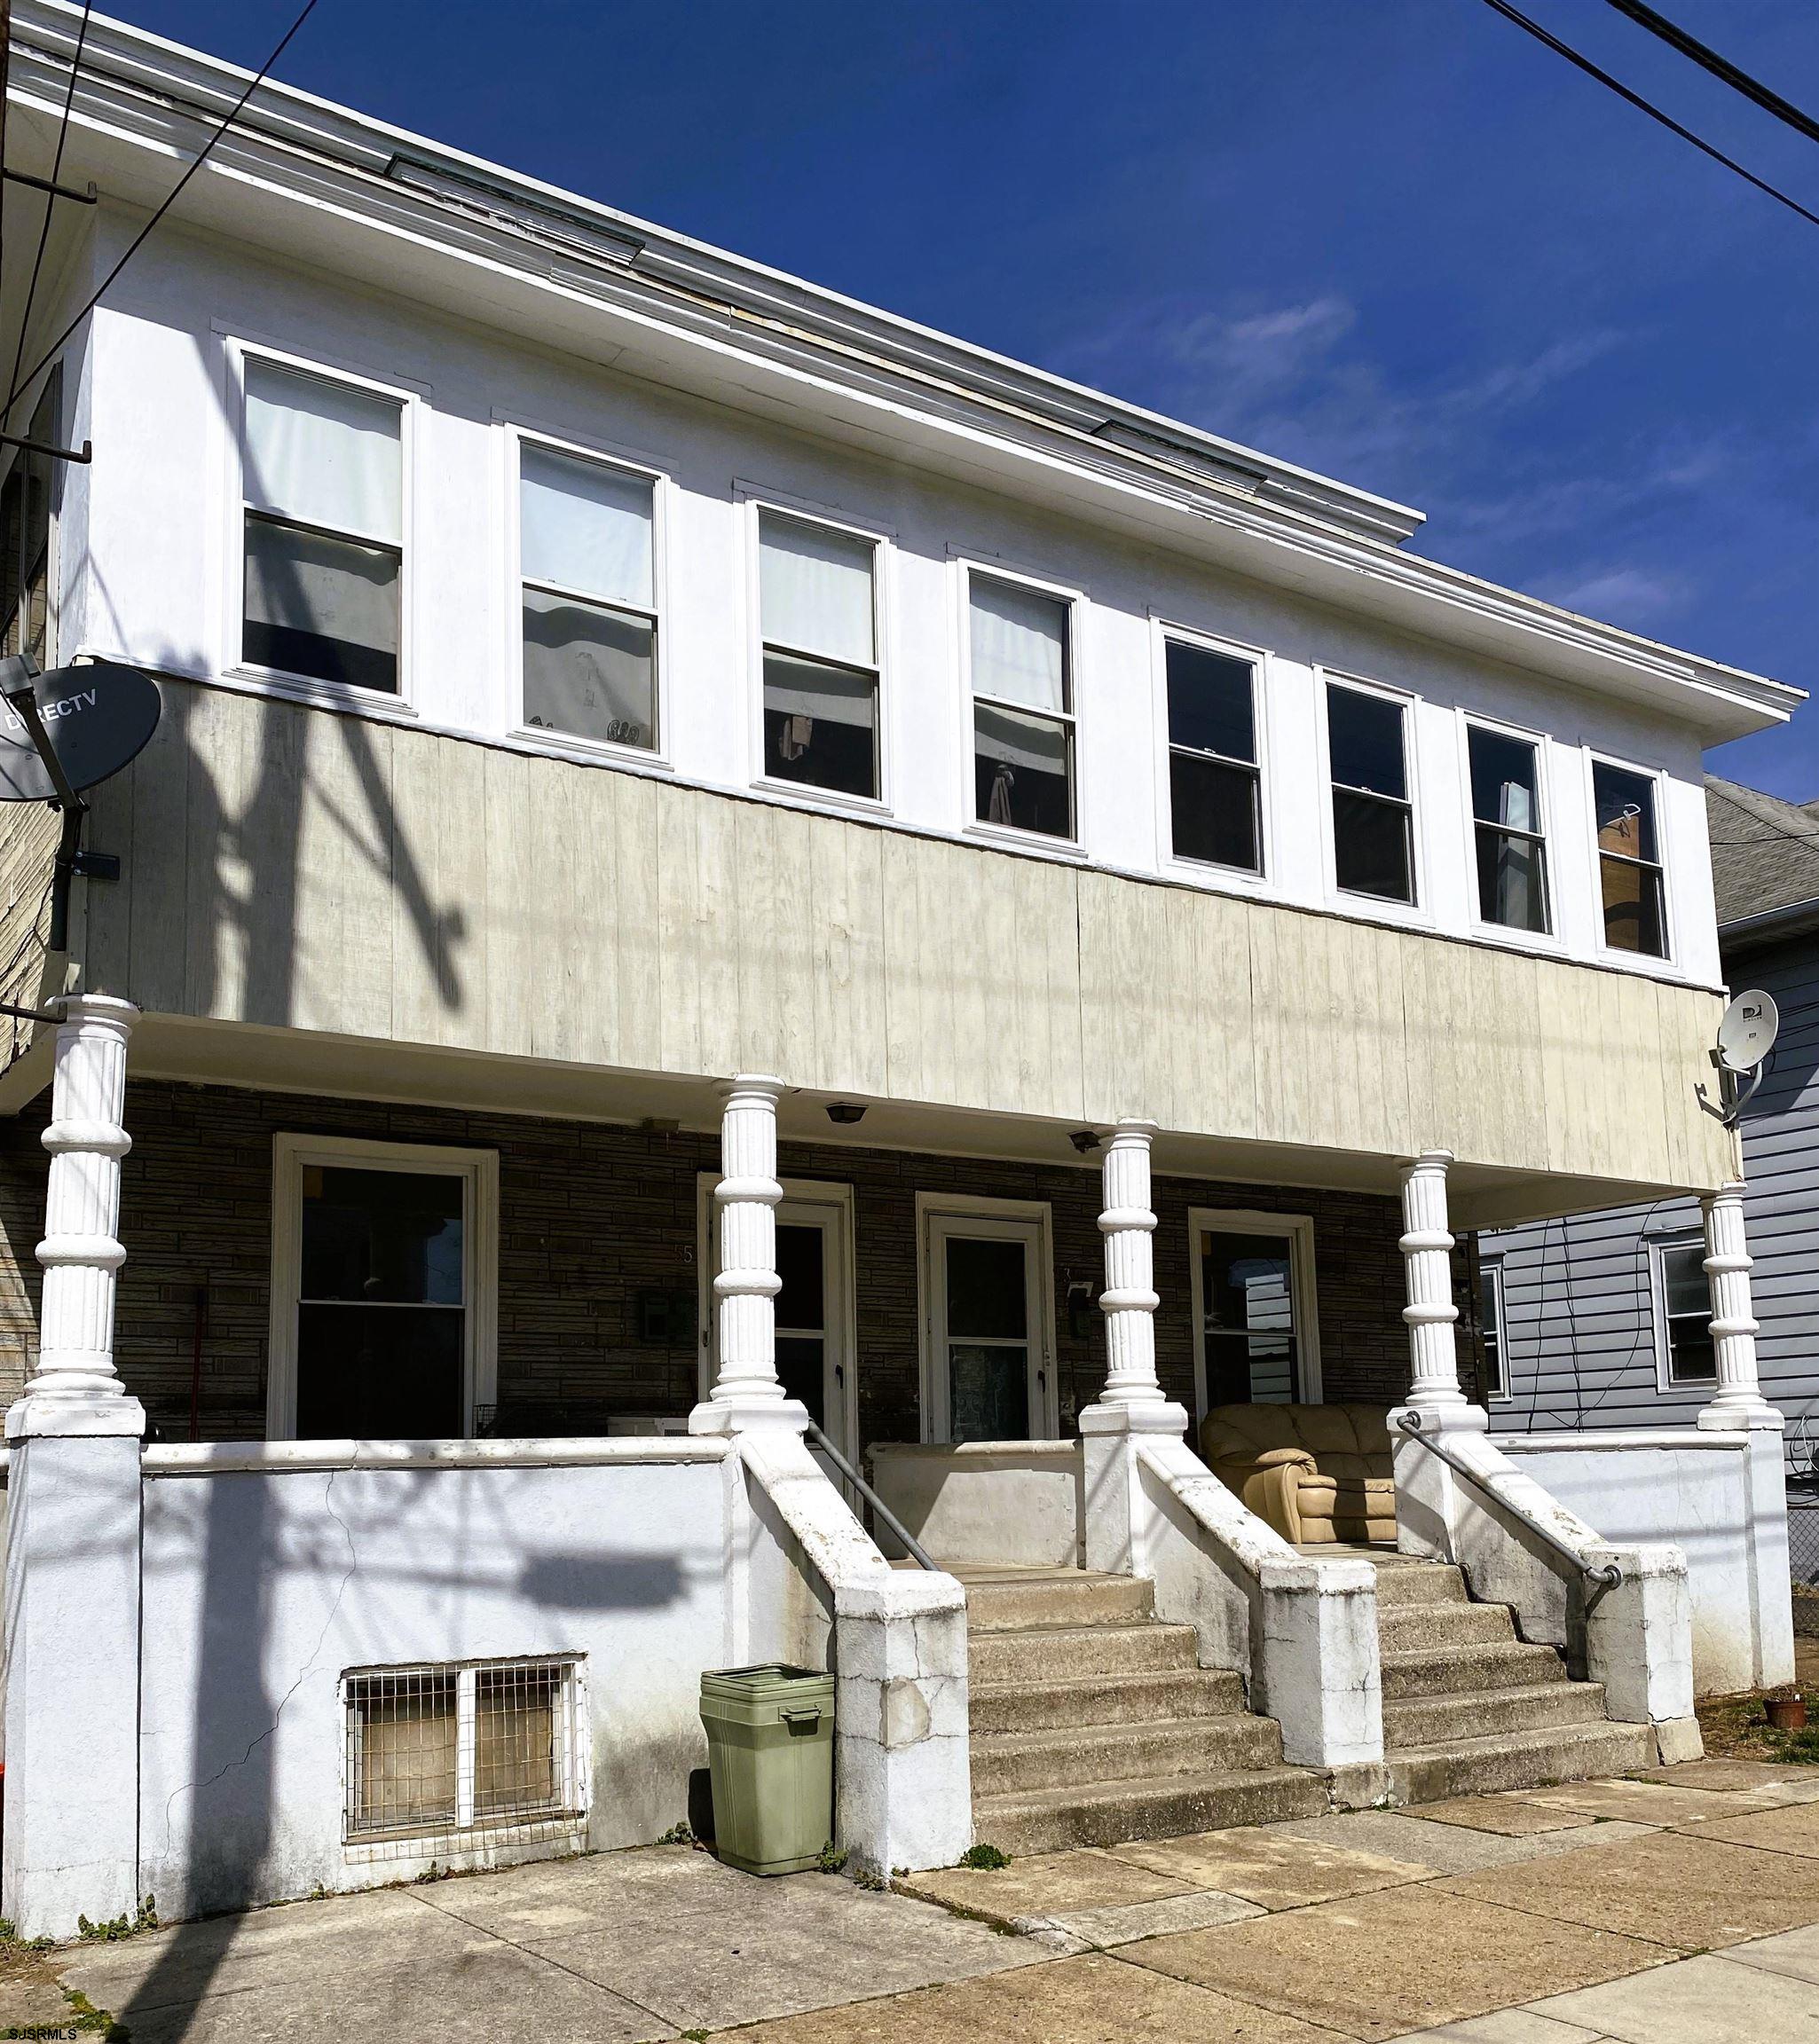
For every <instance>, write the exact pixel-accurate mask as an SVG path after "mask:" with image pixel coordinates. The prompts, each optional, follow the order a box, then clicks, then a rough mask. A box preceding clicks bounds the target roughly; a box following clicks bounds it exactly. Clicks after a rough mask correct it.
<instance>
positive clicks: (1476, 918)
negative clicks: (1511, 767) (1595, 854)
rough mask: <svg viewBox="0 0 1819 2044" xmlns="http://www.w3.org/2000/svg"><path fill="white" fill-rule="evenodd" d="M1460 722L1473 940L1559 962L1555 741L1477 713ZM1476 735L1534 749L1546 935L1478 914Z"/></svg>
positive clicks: (1563, 946) (1562, 903) (1461, 715)
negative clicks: (1473, 747) (1543, 955)
mask: <svg viewBox="0 0 1819 2044" xmlns="http://www.w3.org/2000/svg"><path fill="white" fill-rule="evenodd" d="M1458 719H1459V774H1460V796H1461V803H1462V805H1463V808H1462V811H1461V814H1462V815H1463V818H1464V822H1465V857H1466V877H1467V880H1468V882H1469V885H1468V890H1467V901H1466V914H1467V916H1468V918H1469V923H1470V927H1471V932H1472V935H1473V936H1474V937H1476V938H1480V939H1483V940H1484V942H1485V943H1487V944H1507V945H1508V946H1509V947H1511V948H1512V949H1514V950H1518V951H1546V952H1550V953H1553V954H1554V955H1556V956H1563V955H1565V953H1566V950H1567V943H1566V938H1565V934H1564V932H1565V925H1566V924H1567V923H1568V922H1569V921H1570V919H1571V918H1570V917H1569V916H1568V915H1567V913H1566V910H1567V906H1568V904H1567V900H1566V897H1565V895H1564V894H1563V891H1562V886H1561V862H1560V846H1559V843H1558V840H1557V837H1556V833H1555V829H1554V740H1553V738H1552V737H1551V736H1550V735H1549V734H1548V733H1547V732H1546V731H1535V730H1531V729H1530V728H1529V727H1527V726H1526V725H1523V724H1511V723H1508V722H1507V721H1505V720H1504V719H1502V718H1499V717H1486V716H1484V715H1482V714H1481V713H1480V712H1479V711H1476V710H1467V709H1464V708H1461V710H1460V711H1458ZM1474 731H1488V732H1490V733H1491V734H1492V735H1493V736H1494V737H1499V738H1514V739H1517V740H1519V741H1521V742H1522V743H1524V744H1527V745H1532V746H1533V747H1534V748H1535V800H1536V802H1537V803H1538V804H1539V806H1540V812H1541V828H1540V829H1539V831H1538V832H1534V833H1531V835H1534V836H1538V837H1539V838H1540V841H1541V847H1542V871H1543V873H1544V874H1545V876H1546V880H1547V923H1548V927H1547V929H1546V930H1514V929H1512V928H1511V927H1510V926H1509V924H1507V923H1490V922H1487V921H1486V920H1485V919H1484V916H1483V914H1482V913H1481V911H1480V909H1479V907H1478V902H1479V899H1480V897H1479V883H1478V819H1477V811H1476V807H1475V806H1474V805H1473V801H1472V756H1471V735H1472V733H1473V732H1474ZM1490 827H1491V828H1492V829H1494V828H1496V826H1494V825H1492V826H1490Z"/></svg>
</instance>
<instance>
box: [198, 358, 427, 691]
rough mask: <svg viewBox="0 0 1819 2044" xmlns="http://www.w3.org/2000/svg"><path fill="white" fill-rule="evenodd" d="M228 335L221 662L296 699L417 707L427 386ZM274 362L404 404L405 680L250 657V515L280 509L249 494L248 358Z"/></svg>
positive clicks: (367, 542) (401, 630)
mask: <svg viewBox="0 0 1819 2044" xmlns="http://www.w3.org/2000/svg"><path fill="white" fill-rule="evenodd" d="M224 339H225V342H226V375H227V398H228V404H227V417H228V434H227V446H228V461H229V467H230V470H231V475H230V480H229V483H228V491H227V510H228V518H229V526H228V531H227V546H226V554H225V558H224V562H223V568H224V578H223V584H224V586H223V596H224V605H225V621H226V622H225V637H224V651H225V654H226V657H225V658H224V660H223V662H222V666H223V668H224V672H225V673H226V674H227V676H228V677H229V678H230V679H232V680H238V681H245V682H250V683H252V684H253V685H254V686H256V687H257V688H261V689H264V690H267V691H269V692H270V693H272V694H273V695H280V696H287V697H289V698H290V699H291V700H293V701H295V702H303V703H316V704H332V705H337V706H342V707H347V708H354V709H363V710H364V709H378V710H382V711H390V713H391V714H392V715H393V716H397V715H398V714H399V713H400V712H402V713H403V714H405V715H406V716H415V715H416V714H417V709H418V706H417V702H416V695H415V667H416V641H417V633H416V628H415V620H414V616H413V613H414V609H415V600H416V587H417V580H418V578H417V574H416V571H415V569H414V567H413V562H414V561H415V559H416V554H417V534H416V491H415V487H414V478H415V472H416V458H415V453H416V441H417V428H418V417H417V413H418V407H419V406H420V405H421V403H422V394H421V391H420V390H416V389H411V388H410V387H409V386H407V385H406V384H402V383H398V382H388V381H384V380H383V379H382V378H379V377H376V376H372V375H369V374H366V373H363V372H361V371H359V370H357V369H351V368H347V367H344V366H343V365H341V364H340V363H337V362H325V361H322V360H319V359H316V358H311V357H310V356H306V355H296V354H293V353H292V352H290V351H289V350H287V349H284V348H280V347H276V346H273V345H272V343H270V342H264V341H253V340H248V339H246V338H243V337H241V336H239V335H236V334H227V335H225V336H224ZM248 362H269V363H270V364H272V366H273V367H274V368H278V369H287V370H289V371H291V372H292V373H294V374H296V375H301V376H313V377H315V378H317V379H318V381H321V382H324V383H339V384H341V385H343V387H344V388H345V389H350V390H362V391H365V392H366V393H367V394H368V395H370V396H372V397H383V398H386V399H388V400H389V401H390V402H392V403H394V404H396V405H398V688H397V689H396V690H391V689H386V688H359V687H358V686H356V685H355V684H352V683H349V682H341V681H325V680H322V679H321V677H320V676H319V675H314V674H296V673H293V672H291V671H290V670H288V669H287V668H283V667H264V666H261V665H260V664H258V663H257V662H256V661H253V660H248V658H247V656H246V652H245V633H246V522H247V517H248V513H252V514H253V515H263V516H266V517H274V516H276V514H273V513H270V512H264V511H262V510H261V509H260V507H256V506H254V505H251V504H249V503H248V501H247V364H248ZM280 523H289V524H297V525H303V521H302V520H295V519H293V520H284V519H280ZM303 529H304V530H306V531H320V532H322V533H324V534H325V536H327V538H330V539H347V540H350V541H352V542H353V543H354V544H355V545H357V546H390V544H391V542H390V540H378V539H373V538H372V537H371V536H370V535H368V534H361V533H358V532H343V531H330V529H329V528H327V527H326V526H314V527H311V526H307V525H303Z"/></svg>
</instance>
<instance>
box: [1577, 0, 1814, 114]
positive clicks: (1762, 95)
mask: <svg viewBox="0 0 1819 2044" xmlns="http://www.w3.org/2000/svg"><path fill="white" fill-rule="evenodd" d="M1609 4H1610V6H1612V7H1614V8H1616V10H1617V12H1618V13H1619V14H1626V15H1627V16H1628V17H1629V19H1630V20H1632V21H1634V23H1635V24H1636V25H1637V27H1638V28H1646V29H1647V30H1648V31H1649V33H1650V35H1658V36H1659V37H1660V38H1661V40H1662V41H1663V42H1664V43H1666V44H1668V46H1669V47H1670V48H1672V49H1674V50H1678V51H1680V53H1681V56H1682V57H1688V58H1690V59H1692V61H1693V62H1694V63H1695V64H1697V66H1698V67H1699V68H1700V69H1701V70H1702V71H1709V72H1710V73H1711V74H1712V75H1713V77H1714V78H1721V79H1722V80H1723V81H1724V83H1726V84H1727V85H1728V86H1729V87H1730V88H1731V89H1732V90H1734V91H1737V92H1741V93H1742V94H1743V96H1744V98H1745V99H1752V100H1753V101H1754V102H1755V103H1756V105H1757V106H1760V108H1761V109H1762V111H1763V112H1764V113H1765V114H1773V115H1774V116H1775V118H1776V120H1777V121H1784V122H1786V123H1787V125H1788V126H1789V127H1790V128H1791V129H1793V130H1795V131H1796V133H1798V134H1801V135H1804V136H1805V137H1806V138H1807V141H1809V142H1819V121H1815V119H1814V118H1813V116H1812V115H1811V114H1803V113H1802V112H1801V111H1800V109H1799V107H1798V106H1795V105H1794V103H1793V101H1792V100H1791V99H1784V98H1782V96H1781V94H1780V93H1779V92H1777V91H1776V90H1775V88H1774V87H1773V86H1772V85H1765V84H1764V83H1762V81H1761V80H1760V78H1752V77H1751V75H1749V73H1748V72H1747V71H1744V70H1742V69H1741V68H1739V67H1738V66H1736V65H1735V64H1733V63H1732V62H1731V61H1730V59H1729V58H1728V57H1721V56H1720V55H1719V54H1718V52H1717V51H1715V50H1713V48H1711V46H1710V45H1709V44H1707V43H1701V42H1700V41H1699V39H1698V37H1697V35H1688V34H1687V32H1686V30H1685V29H1684V28H1681V26H1680V25H1679V23H1678V22H1674V21H1670V20H1668V19H1667V17H1666V15H1665V14H1658V13H1657V12H1655V10H1654V9H1653V8H1652V7H1650V6H1647V5H1645V4H1644V0H1609Z"/></svg>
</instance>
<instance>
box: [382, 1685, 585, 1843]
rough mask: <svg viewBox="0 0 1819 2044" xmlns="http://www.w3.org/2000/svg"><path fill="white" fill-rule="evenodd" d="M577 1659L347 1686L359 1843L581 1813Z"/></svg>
mask: <svg viewBox="0 0 1819 2044" xmlns="http://www.w3.org/2000/svg"><path fill="white" fill-rule="evenodd" d="M576 1683H577V1670H576V1664H575V1663H574V1662H573V1661H572V1660H568V1659H557V1660H539V1661H500V1662H484V1663H463V1664H461V1665H460V1666H442V1667H413V1668H388V1669H380V1670H374V1671H368V1672H364V1673H360V1674H354V1675H350V1676H349V1677H348V1678H347V1679H346V1684H345V1695H346V1712H347V1730H346V1738H347V1769H346V1804H345V1812H344V1820H345V1835H346V1837H347V1840H348V1842H349V1843H350V1844H362V1843H365V1842H367V1841H379V1840H385V1839H398V1840H408V1841H411V1842H412V1843H413V1845H414V1846H415V1847H416V1848H417V1849H419V1850H421V1846H422V1844H423V1842H424V1841H425V1840H426V1839H429V1838H437V1839H443V1838H445V1839H447V1841H448V1842H449V1845H450V1847H451V1848H455V1847H458V1846H459V1845H460V1844H461V1841H462V1840H463V1839H464V1838H466V1837H467V1836H469V1834H471V1833H476V1832H479V1831H482V1830H484V1833H485V1834H486V1842H487V1843H489V1844H494V1843H498V1842H499V1835H500V1832H501V1830H504V1831H507V1832H509V1831H510V1830H511V1829H513V1828H525V1827H535V1826H538V1825H542V1824H547V1823H549V1822H552V1821H556V1820H562V1819H564V1818H571V1817H575V1816H578V1815H579V1813H580V1804H581V1792H580V1777H579V1765H578V1749H577V1741H576V1737H575V1726H576V1718H577V1704H576Z"/></svg>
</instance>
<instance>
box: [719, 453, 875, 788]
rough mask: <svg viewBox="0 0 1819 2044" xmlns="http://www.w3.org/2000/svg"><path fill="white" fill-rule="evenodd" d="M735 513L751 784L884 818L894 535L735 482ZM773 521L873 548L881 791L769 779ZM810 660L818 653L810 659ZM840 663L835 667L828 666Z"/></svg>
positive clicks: (779, 493) (821, 506)
mask: <svg viewBox="0 0 1819 2044" xmlns="http://www.w3.org/2000/svg"><path fill="white" fill-rule="evenodd" d="M735 495H736V498H737V499H738V502H739V508H740V515H741V516H742V518H743V520H744V569H745V572H744V593H745V631H744V643H745V649H746V688H745V695H746V701H747V704H749V714H748V718H747V721H746V743H747V745H748V746H749V748H750V751H749V755H748V757H749V758H750V759H751V761H752V769H753V770H752V774H750V777H749V778H750V780H751V784H752V787H753V788H756V789H758V790H760V791H761V792H762V793H764V794H765V795H766V796H768V797H769V798H772V799H773V800H775V801H779V802H787V803H790V804H791V805H793V806H800V807H802V808H805V809H834V810H839V811H841V812H843V813H844V814H848V815H858V816H889V815H892V814H894V809H893V806H892V803H893V797H892V775H891V756H892V745H891V703H892V688H893V680H892V668H893V661H892V657H891V655H892V648H893V643H894V615H895V606H894V601H893V597H894V587H895V581H896V534H895V533H894V531H891V530H890V528H888V527H887V526H883V525H875V524H866V523H862V522H860V521H858V520H855V519H854V518H852V517H850V516H849V515H847V514H846V513H844V512H842V511H839V510H838V509H836V508H834V507H831V506H828V505H824V504H817V503H812V502H810V501H809V500H807V499H805V498H800V497H794V496H791V495H790V494H788V493H787V492H785V491H776V490H767V489H762V488H760V487H759V486H758V485H757V484H755V483H736V485H735ZM767 511H768V512H769V513H770V514H771V515H772V516H774V517H777V518H791V519H793V520H794V521H795V522H796V523H797V524H799V525H820V526H823V527H825V528H826V530H827V531H830V532H839V533H841V534H843V535H844V536H845V537H846V538H847V539H863V540H866V541H868V542H869V543H870V546H871V549H872V554H871V630H872V651H873V653H874V654H875V655H876V656H877V662H878V793H877V794H876V795H848V794H846V793H843V792H842V791H841V790H839V789H838V788H817V787H815V785H814V784H813V783H812V782H804V781H785V780H783V779H781V778H779V777H777V776H776V775H773V774H766V773H765V772H764V771H763V770H762V769H763V765H764V601H763V593H762V576H763V559H764V556H763V543H762V540H761V539H760V531H761V523H760V522H761V520H762V517H763V515H764V514H765V513H766V512H767ZM807 657H808V658H810V659H815V658H819V657H821V656H819V655H815V654H809V655H807ZM830 664H831V665H835V666H838V665H839V664H840V663H839V662H838V661H835V662H831V663H830Z"/></svg>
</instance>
